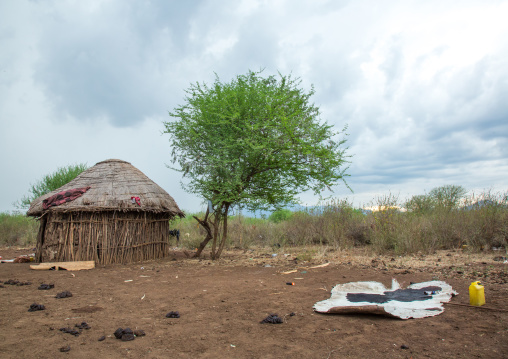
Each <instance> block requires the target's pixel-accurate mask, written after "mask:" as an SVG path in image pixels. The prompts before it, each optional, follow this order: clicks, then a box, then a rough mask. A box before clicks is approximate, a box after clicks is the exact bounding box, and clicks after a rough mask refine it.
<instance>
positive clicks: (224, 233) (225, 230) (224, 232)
mask: <svg viewBox="0 0 508 359" xmlns="http://www.w3.org/2000/svg"><path fill="white" fill-rule="evenodd" d="M225 207H226V208H225V209H224V219H223V220H222V221H223V223H222V226H223V227H222V228H223V230H222V238H221V242H220V245H219V249H218V250H217V253H216V257H217V259H219V258H220V255H221V254H222V250H223V249H224V245H225V244H226V240H227V239H228V212H229V203H226V205H225Z"/></svg>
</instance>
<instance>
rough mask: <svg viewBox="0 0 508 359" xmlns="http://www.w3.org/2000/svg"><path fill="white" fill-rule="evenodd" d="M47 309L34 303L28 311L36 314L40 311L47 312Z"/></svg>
mask: <svg viewBox="0 0 508 359" xmlns="http://www.w3.org/2000/svg"><path fill="white" fill-rule="evenodd" d="M45 309H46V307H45V306H43V305H42V304H37V303H34V304H32V305H30V308H29V309H28V311H29V312H36V311H38V310H45Z"/></svg>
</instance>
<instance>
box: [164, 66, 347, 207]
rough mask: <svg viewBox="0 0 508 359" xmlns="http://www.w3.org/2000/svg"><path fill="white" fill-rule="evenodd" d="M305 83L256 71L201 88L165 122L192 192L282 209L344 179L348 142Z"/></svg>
mask: <svg viewBox="0 0 508 359" xmlns="http://www.w3.org/2000/svg"><path fill="white" fill-rule="evenodd" d="M300 82H301V81H300V80H299V79H293V78H291V76H282V75H280V76H279V78H277V77H275V76H268V77H266V78H263V77H262V76H261V75H260V72H252V71H249V72H248V73H247V74H246V75H240V76H237V77H236V78H235V79H234V80H232V81H231V82H230V83H222V82H221V81H220V80H219V78H218V77H217V78H216V80H215V83H214V84H213V85H212V86H210V87H209V86H207V85H206V84H199V83H196V84H194V85H191V87H190V88H189V89H188V90H187V91H186V92H187V94H188V96H187V97H186V102H187V103H186V104H185V105H183V106H180V107H178V108H176V109H175V112H173V113H170V116H172V117H175V118H177V120H176V121H174V122H165V123H164V124H165V127H166V130H165V131H164V132H165V133H167V134H169V135H170V136H171V138H170V143H171V146H172V148H173V163H177V164H178V165H179V166H180V169H179V170H181V171H182V172H183V174H184V176H185V177H188V178H189V182H188V184H187V185H186V186H185V187H186V189H187V190H188V191H189V192H192V193H195V194H198V195H200V196H202V197H203V198H205V199H207V200H211V201H212V202H213V204H214V206H216V207H217V205H218V206H219V207H220V205H221V204H223V203H229V204H242V205H243V206H244V207H245V208H247V209H248V210H256V209H260V208H262V209H269V208H272V207H276V208H281V207H283V206H286V205H289V204H292V203H295V202H296V199H295V197H296V195H297V194H298V193H300V192H303V191H307V190H310V189H312V190H314V191H315V192H316V193H320V192H321V191H322V190H324V189H325V188H329V187H330V186H332V185H334V184H336V183H337V182H338V181H343V180H344V176H345V173H344V169H343V166H344V164H345V162H346V156H345V149H344V148H342V145H343V144H344V143H345V139H336V137H337V136H338V135H339V133H338V132H335V131H333V130H332V126H330V125H328V124H326V123H320V121H319V108H318V107H316V106H315V105H314V104H311V103H310V97H311V96H312V95H313V94H314V89H312V90H311V91H310V92H308V93H307V92H305V91H304V90H302V89H300V88H298V86H299V85H300Z"/></svg>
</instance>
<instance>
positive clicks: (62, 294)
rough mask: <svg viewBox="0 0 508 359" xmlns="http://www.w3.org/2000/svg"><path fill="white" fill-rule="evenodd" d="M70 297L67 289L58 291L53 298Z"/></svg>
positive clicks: (70, 294)
mask: <svg viewBox="0 0 508 359" xmlns="http://www.w3.org/2000/svg"><path fill="white" fill-rule="evenodd" d="M70 297H72V293H71V292H69V291H65V292H61V293H58V294H57V295H56V296H55V298H70Z"/></svg>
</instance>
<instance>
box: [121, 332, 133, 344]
mask: <svg viewBox="0 0 508 359" xmlns="http://www.w3.org/2000/svg"><path fill="white" fill-rule="evenodd" d="M130 340H134V334H132V333H126V334H124V335H122V342H128V341H130Z"/></svg>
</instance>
